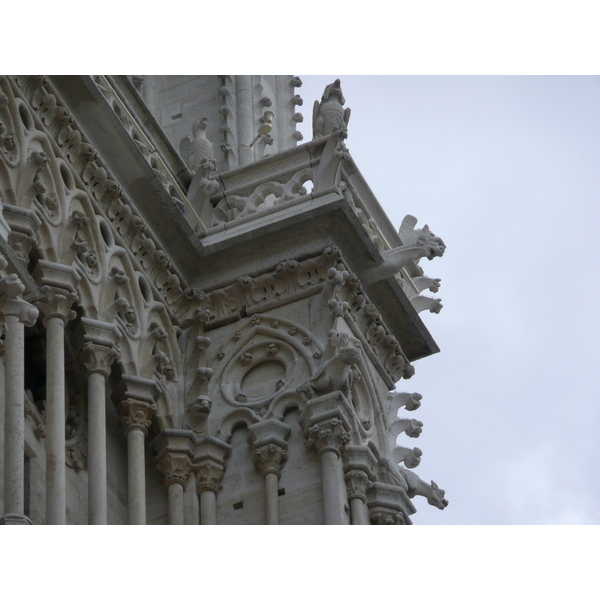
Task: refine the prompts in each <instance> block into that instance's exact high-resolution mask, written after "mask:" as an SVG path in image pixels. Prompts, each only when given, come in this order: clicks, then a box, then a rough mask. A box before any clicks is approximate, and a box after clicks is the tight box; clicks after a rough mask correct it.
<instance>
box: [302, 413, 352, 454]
mask: <svg viewBox="0 0 600 600" xmlns="http://www.w3.org/2000/svg"><path fill="white" fill-rule="evenodd" d="M349 441H350V433H349V432H348V431H346V429H345V427H344V422H343V421H342V420H341V419H336V418H334V419H328V420H326V421H321V422H320V423H316V424H315V425H312V426H311V427H309V429H308V439H307V440H306V447H307V448H308V449H309V450H315V451H316V452H317V453H318V454H319V456H320V455H321V454H322V453H323V452H326V451H333V452H335V453H336V454H337V455H338V456H341V452H340V451H341V449H342V448H343V447H344V446H345V445H346V444H347V443H348V442H349Z"/></svg>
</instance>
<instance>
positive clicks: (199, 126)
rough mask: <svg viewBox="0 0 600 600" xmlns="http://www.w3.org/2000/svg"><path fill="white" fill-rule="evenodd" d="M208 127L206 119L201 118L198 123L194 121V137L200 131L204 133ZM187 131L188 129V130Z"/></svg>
mask: <svg viewBox="0 0 600 600" xmlns="http://www.w3.org/2000/svg"><path fill="white" fill-rule="evenodd" d="M207 127H208V117H202V118H201V119H200V120H199V121H196V122H195V123H194V125H193V127H192V130H193V132H194V137H195V136H197V135H198V134H199V133H200V131H204V132H206V128H207ZM188 131H189V129H188Z"/></svg>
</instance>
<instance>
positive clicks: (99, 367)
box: [81, 342, 121, 377]
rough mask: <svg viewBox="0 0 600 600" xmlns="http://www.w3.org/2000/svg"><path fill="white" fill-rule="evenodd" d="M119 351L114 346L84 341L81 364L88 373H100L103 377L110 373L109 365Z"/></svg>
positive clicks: (118, 354)
mask: <svg viewBox="0 0 600 600" xmlns="http://www.w3.org/2000/svg"><path fill="white" fill-rule="evenodd" d="M120 354H121V352H120V351H119V349H118V348H117V347H116V346H103V345H101V344H94V342H85V343H84V344H83V350H82V352H81V358H82V359H83V364H84V365H85V368H86V369H87V372H88V373H102V374H103V375H104V376H105V377H108V376H109V375H110V366H111V365H112V363H113V361H114V360H115V359H117V358H119V356H120Z"/></svg>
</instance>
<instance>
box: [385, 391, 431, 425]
mask: <svg viewBox="0 0 600 600" xmlns="http://www.w3.org/2000/svg"><path fill="white" fill-rule="evenodd" d="M422 398H423V396H422V395H421V394H418V393H417V392H415V393H413V394H408V393H407V392H390V393H389V394H388V395H387V406H386V408H387V418H388V423H391V422H392V421H394V420H395V419H396V418H397V416H398V409H399V408H400V407H401V406H404V408H405V409H406V410H417V408H419V406H421V399H422Z"/></svg>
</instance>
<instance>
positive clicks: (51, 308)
mask: <svg viewBox="0 0 600 600" xmlns="http://www.w3.org/2000/svg"><path fill="white" fill-rule="evenodd" d="M41 290H42V292H43V293H44V299H43V300H38V301H37V302H36V304H37V306H38V307H39V309H40V312H41V313H42V315H43V316H44V325H46V324H47V323H48V319H52V318H53V317H59V318H60V319H62V321H63V323H64V324H66V322H67V321H70V320H72V319H74V318H75V317H76V316H77V313H76V312H75V311H74V310H71V306H72V304H73V302H76V301H77V300H78V298H79V296H78V295H77V293H76V292H70V291H68V290H66V289H64V288H58V287H53V286H49V285H44V286H42V288H41Z"/></svg>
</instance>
